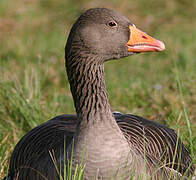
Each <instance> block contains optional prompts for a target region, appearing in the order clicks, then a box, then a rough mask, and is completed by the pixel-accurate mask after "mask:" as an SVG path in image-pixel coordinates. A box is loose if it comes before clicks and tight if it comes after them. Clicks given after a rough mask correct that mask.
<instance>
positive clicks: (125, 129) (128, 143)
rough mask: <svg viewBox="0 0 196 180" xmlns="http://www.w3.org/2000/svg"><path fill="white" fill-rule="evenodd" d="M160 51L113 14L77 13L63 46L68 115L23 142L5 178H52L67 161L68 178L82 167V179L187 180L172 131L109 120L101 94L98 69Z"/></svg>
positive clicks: (186, 165) (128, 119)
mask: <svg viewBox="0 0 196 180" xmlns="http://www.w3.org/2000/svg"><path fill="white" fill-rule="evenodd" d="M164 49H165V45H164V43H163V42H161V41H159V40H157V39H155V38H153V37H151V36H149V35H147V34H146V33H145V32H143V31H141V30H139V29H138V28H137V27H136V26H135V25H134V24H132V23H131V22H130V20H129V19H127V18H126V17H124V16H123V15H121V14H120V13H119V12H116V11H114V10H110V9H107V8H92V9H89V10H87V11H85V12H84V13H83V14H81V16H80V17H79V18H78V19H77V21H76V22H75V23H74V25H73V27H72V28H71V31H70V34H69V37H68V40H67V43H66V47H65V60H66V72H67V76H68V80H69V84H70V89H71V93H72V96H73V100H74V105H75V109H76V115H72V114H63V115H59V116H57V117H54V118H53V119H51V120H49V121H47V122H45V123H43V124H41V125H39V126H37V127H35V128H34V129H32V130H31V131H30V132H28V133H27V134H26V135H24V136H23V137H22V139H21V140H20V141H19V142H18V143H17V145H16V146H15V148H14V151H13V153H12V155H11V159H10V164H9V171H8V176H7V177H6V178H5V179H9V180H13V179H19V180H43V179H48V180H56V179H60V178H59V173H60V172H61V173H62V174H63V173H64V169H65V167H64V165H65V164H67V162H68V160H70V159H72V165H73V168H72V169H73V171H74V170H75V169H76V167H77V165H80V164H82V165H83V167H84V174H83V177H84V179H86V180H88V179H89V180H94V179H95V180H106V179H125V180H128V179H154V180H159V179H164V180H167V179H174V178H176V179H185V178H187V177H189V176H192V175H193V172H194V166H193V163H192V159H191V157H190V153H189V151H188V150H187V149H186V147H185V146H184V145H183V143H182V142H181V139H180V138H179V137H178V136H177V134H176V132H175V131H174V130H173V129H170V128H168V127H166V126H164V125H161V124H159V123H156V122H154V121H151V120H147V119H145V118H143V117H140V116H136V115H132V114H123V113H119V112H114V113H113V112H112V110H111V106H110V103H109V100H108V95H107V91H106V85H105V80H104V62H106V61H109V60H113V59H120V58H122V57H127V56H129V55H133V54H137V53H141V52H156V51H157V52H159V51H163V50H164ZM122 177H123V178H122Z"/></svg>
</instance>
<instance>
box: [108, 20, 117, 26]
mask: <svg viewBox="0 0 196 180" xmlns="http://www.w3.org/2000/svg"><path fill="white" fill-rule="evenodd" d="M108 26H110V27H116V26H117V23H116V22H115V21H110V22H109V23H108Z"/></svg>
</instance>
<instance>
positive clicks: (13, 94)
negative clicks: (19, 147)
mask: <svg viewBox="0 0 196 180" xmlns="http://www.w3.org/2000/svg"><path fill="white" fill-rule="evenodd" d="M152 6H153V7H152ZM90 7H109V8H113V9H116V10H118V11H120V12H121V13H123V14H125V15H126V16H127V17H129V18H130V19H131V20H132V22H133V23H134V24H136V25H137V26H138V27H139V28H140V29H142V30H144V31H146V32H148V33H149V34H151V35H153V36H154V37H156V38H158V39H160V40H163V41H164V42H165V44H166V48H167V49H166V51H165V52H162V53H147V54H139V55H135V56H132V57H128V58H125V59H121V60H118V61H112V62H108V63H106V64H105V71H106V83H107V88H108V93H109V97H110V102H111V105H112V108H113V110H117V111H121V112H123V113H133V114H137V115H140V116H143V117H147V118H149V119H152V120H156V121H158V122H160V123H163V124H165V125H167V126H169V127H170V128H173V129H175V130H176V131H177V132H179V136H180V137H181V139H182V141H183V142H184V144H185V145H186V146H187V148H188V149H189V150H190V152H191V154H192V158H193V161H194V163H196V157H195V154H196V85H195V84H196V59H195V57H196V51H195V44H196V21H195V20H194V17H195V15H196V13H195V9H196V1H191V0H190V1H186V0H173V1H169V0H167V1H165V0H159V1H155V0H149V1H145V0H138V1H134V2H133V1H129V0H124V1H122V0H121V1H120V0H112V1H103V0H99V1H98V0H93V1H90V0H82V1H80V2H78V1H70V0H67V1H62V0H34V1H26V0H21V1H11V0H1V1H0V178H2V177H3V176H4V175H5V174H6V172H7V168H8V162H9V158H10V155H11V153H12V151H13V148H14V146H15V144H16V143H17V142H18V140H19V139H20V138H21V137H22V136H23V135H24V134H25V133H26V132H28V131H29V130H30V129H32V128H33V127H35V126H37V125H39V124H40V123H42V122H45V121H47V120H48V119H50V118H52V117H54V116H56V115H59V114H63V113H74V106H73V101H72V97H71V93H70V91H69V85H68V81H67V77H66V73H65V69H64V45H65V42H66V38H67V36H68V32H69V30H70V28H71V25H72V23H73V22H74V21H75V19H76V18H77V17H78V16H79V14H80V13H81V12H83V11H84V10H85V9H88V8H90Z"/></svg>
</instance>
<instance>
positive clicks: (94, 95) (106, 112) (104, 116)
mask: <svg viewBox="0 0 196 180" xmlns="http://www.w3.org/2000/svg"><path fill="white" fill-rule="evenodd" d="M66 69H67V74H68V79H69V83H70V88H71V92H72V96H73V99H74V104H75V108H76V112H77V116H78V118H79V120H80V123H81V126H85V125H87V124H96V123H98V122H100V121H107V122H108V121H110V120H114V117H113V115H112V112H111V108H110V104H109V100H108V95H107V91H106V85H105V79H104V64H103V61H102V60H101V59H99V57H85V58H84V57H83V58H82V57H77V61H76V59H72V61H71V63H70V61H69V63H66Z"/></svg>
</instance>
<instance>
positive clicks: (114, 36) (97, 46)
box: [65, 8, 165, 62]
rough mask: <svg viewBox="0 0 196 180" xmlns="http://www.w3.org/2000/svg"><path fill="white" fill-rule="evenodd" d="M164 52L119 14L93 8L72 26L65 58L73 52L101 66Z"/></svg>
mask: <svg viewBox="0 0 196 180" xmlns="http://www.w3.org/2000/svg"><path fill="white" fill-rule="evenodd" d="M164 49H165V45H164V43H163V42H161V41H159V40H156V39H155V38H153V37H151V36H149V35H147V34H146V33H145V32H143V31H141V30H139V29H137V28H136V26H135V25H134V24H132V23H131V22H130V20H129V19H127V18H126V17H124V16H123V15H121V14H120V13H118V12H116V11H113V10H110V9H106V8H93V9H89V10H87V11H86V12H84V13H83V14H82V15H81V16H80V17H79V18H78V20H77V21H76V22H75V24H74V25H73V27H72V29H71V31H70V34H69V38H68V40H67V44H66V48H65V56H66V59H68V57H69V56H70V55H71V54H74V52H75V54H78V53H79V54H80V57H81V56H89V55H90V56H97V57H99V59H100V60H101V61H103V62H104V61H107V60H110V59H119V58H121V57H126V56H129V55H132V54H135V53H140V52H152V51H163V50H164ZM76 52H77V53H76Z"/></svg>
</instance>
